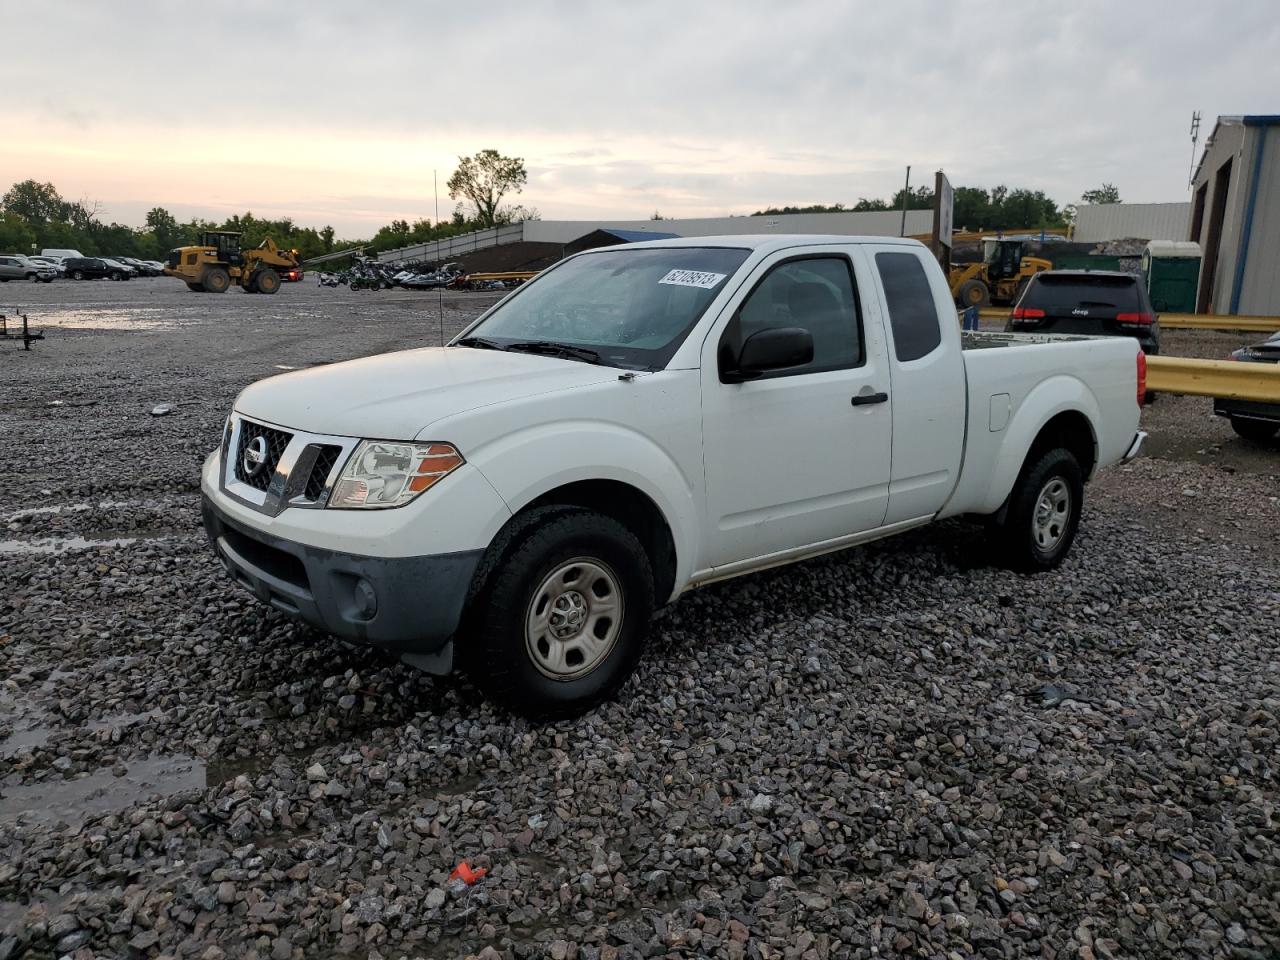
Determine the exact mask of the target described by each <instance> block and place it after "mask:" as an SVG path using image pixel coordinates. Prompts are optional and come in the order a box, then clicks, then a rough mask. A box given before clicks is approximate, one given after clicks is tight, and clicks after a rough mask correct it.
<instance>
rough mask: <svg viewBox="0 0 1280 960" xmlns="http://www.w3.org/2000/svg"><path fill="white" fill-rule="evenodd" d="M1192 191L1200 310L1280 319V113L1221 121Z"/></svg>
mask: <svg viewBox="0 0 1280 960" xmlns="http://www.w3.org/2000/svg"><path fill="white" fill-rule="evenodd" d="M1191 186H1192V201H1191V228H1190V231H1189V234H1188V239H1191V240H1196V241H1198V242H1199V243H1200V248H1201V249H1202V250H1203V251H1204V261H1203V263H1202V264H1201V267H1200V283H1199V287H1198V290H1197V294H1196V312H1197V313H1239V314H1246V315H1255V316H1277V315H1280V115H1268V116H1242V117H1218V122H1217V123H1216V124H1214V127H1213V133H1212V134H1210V135H1209V139H1208V140H1207V141H1205V145H1204V153H1203V154H1202V155H1201V157H1200V165H1199V166H1198V167H1196V172H1195V176H1194V177H1193V178H1192V185H1191Z"/></svg>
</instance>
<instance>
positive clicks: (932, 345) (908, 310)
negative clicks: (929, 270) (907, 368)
mask: <svg viewBox="0 0 1280 960" xmlns="http://www.w3.org/2000/svg"><path fill="white" fill-rule="evenodd" d="M876 269H877V270H879V271H880V283H881V284H882V285H883V286H884V298H885V305H886V306H887V307H888V308H889V326H890V328H891V329H892V330H893V350H894V354H895V356H897V358H898V360H899V361H900V362H904V363H905V362H906V361H908V360H919V359H920V358H921V357H923V356H927V355H928V354H930V353H933V351H934V350H936V349H937V348H938V345H939V344H940V343H942V328H941V327H940V326H939V325H938V305H937V304H936V303H935V302H934V299H933V288H932V287H931V286H929V276H928V274H926V273H925V272H924V264H923V263H921V262H920V258H919V257H917V256H916V255H915V254H913V253H897V252H890V251H884V252H882V253H877V254H876Z"/></svg>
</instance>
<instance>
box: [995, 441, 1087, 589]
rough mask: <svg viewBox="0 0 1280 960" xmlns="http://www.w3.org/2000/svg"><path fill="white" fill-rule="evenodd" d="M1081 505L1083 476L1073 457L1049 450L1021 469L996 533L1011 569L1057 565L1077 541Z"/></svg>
mask: <svg viewBox="0 0 1280 960" xmlns="http://www.w3.org/2000/svg"><path fill="white" fill-rule="evenodd" d="M1083 505H1084V474H1083V472H1082V471H1081V469H1080V464H1079V462H1078V461H1077V460H1076V458H1075V456H1074V455H1073V454H1072V453H1071V451H1069V450H1066V449H1064V448H1062V447H1058V448H1055V449H1053V450H1048V451H1046V452H1044V453H1042V454H1040V455H1039V457H1038V458H1037V459H1036V460H1035V461H1034V462H1029V463H1028V464H1027V465H1026V466H1024V467H1023V470H1022V472H1021V473H1020V474H1019V475H1018V480H1017V482H1016V483H1015V485H1014V488H1013V492H1012V493H1010V494H1009V503H1008V507H1007V509H1006V511H1005V516H1004V520H1003V521H1002V522H1001V523H1000V524H999V526H998V527H997V531H996V533H997V537H998V540H999V546H1000V551H1001V553H1002V554H1003V555H1004V559H1005V561H1006V562H1007V563H1008V564H1009V565H1010V566H1011V567H1014V568H1015V569H1018V570H1025V571H1028V572H1036V571H1041V570H1052V569H1053V568H1054V567H1056V566H1057V565H1058V564H1060V563H1061V562H1062V561H1063V559H1064V558H1065V557H1066V555H1067V552H1068V551H1069V550H1070V549H1071V544H1072V543H1073V542H1074V541H1075V538H1076V531H1077V529H1079V526H1080V510H1081V507H1082V506H1083Z"/></svg>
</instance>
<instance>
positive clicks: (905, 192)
mask: <svg viewBox="0 0 1280 960" xmlns="http://www.w3.org/2000/svg"><path fill="white" fill-rule="evenodd" d="M910 195H911V164H909V163H908V164H907V182H906V183H904V184H903V185H902V226H901V227H900V228H899V229H898V236H900V237H905V236H906V235H907V197H909V196H910Z"/></svg>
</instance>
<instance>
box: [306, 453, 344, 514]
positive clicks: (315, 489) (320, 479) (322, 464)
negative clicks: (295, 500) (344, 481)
mask: <svg viewBox="0 0 1280 960" xmlns="http://www.w3.org/2000/svg"><path fill="white" fill-rule="evenodd" d="M341 453H342V448H341V447H336V446H333V445H332V444H328V443H326V444H324V445H322V446H321V447H320V448H319V451H318V452H317V454H316V462H315V466H313V467H312V468H311V476H309V477H307V491H306V493H305V494H304V496H305V497H306V499H308V500H311V501H312V502H314V501H316V500H319V499H320V497H321V495H322V494H323V493H324V488H325V481H327V480H328V479H329V471H331V470H332V469H333V465H334V464H335V463H337V462H338V456H339V455H340V454H341Z"/></svg>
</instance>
